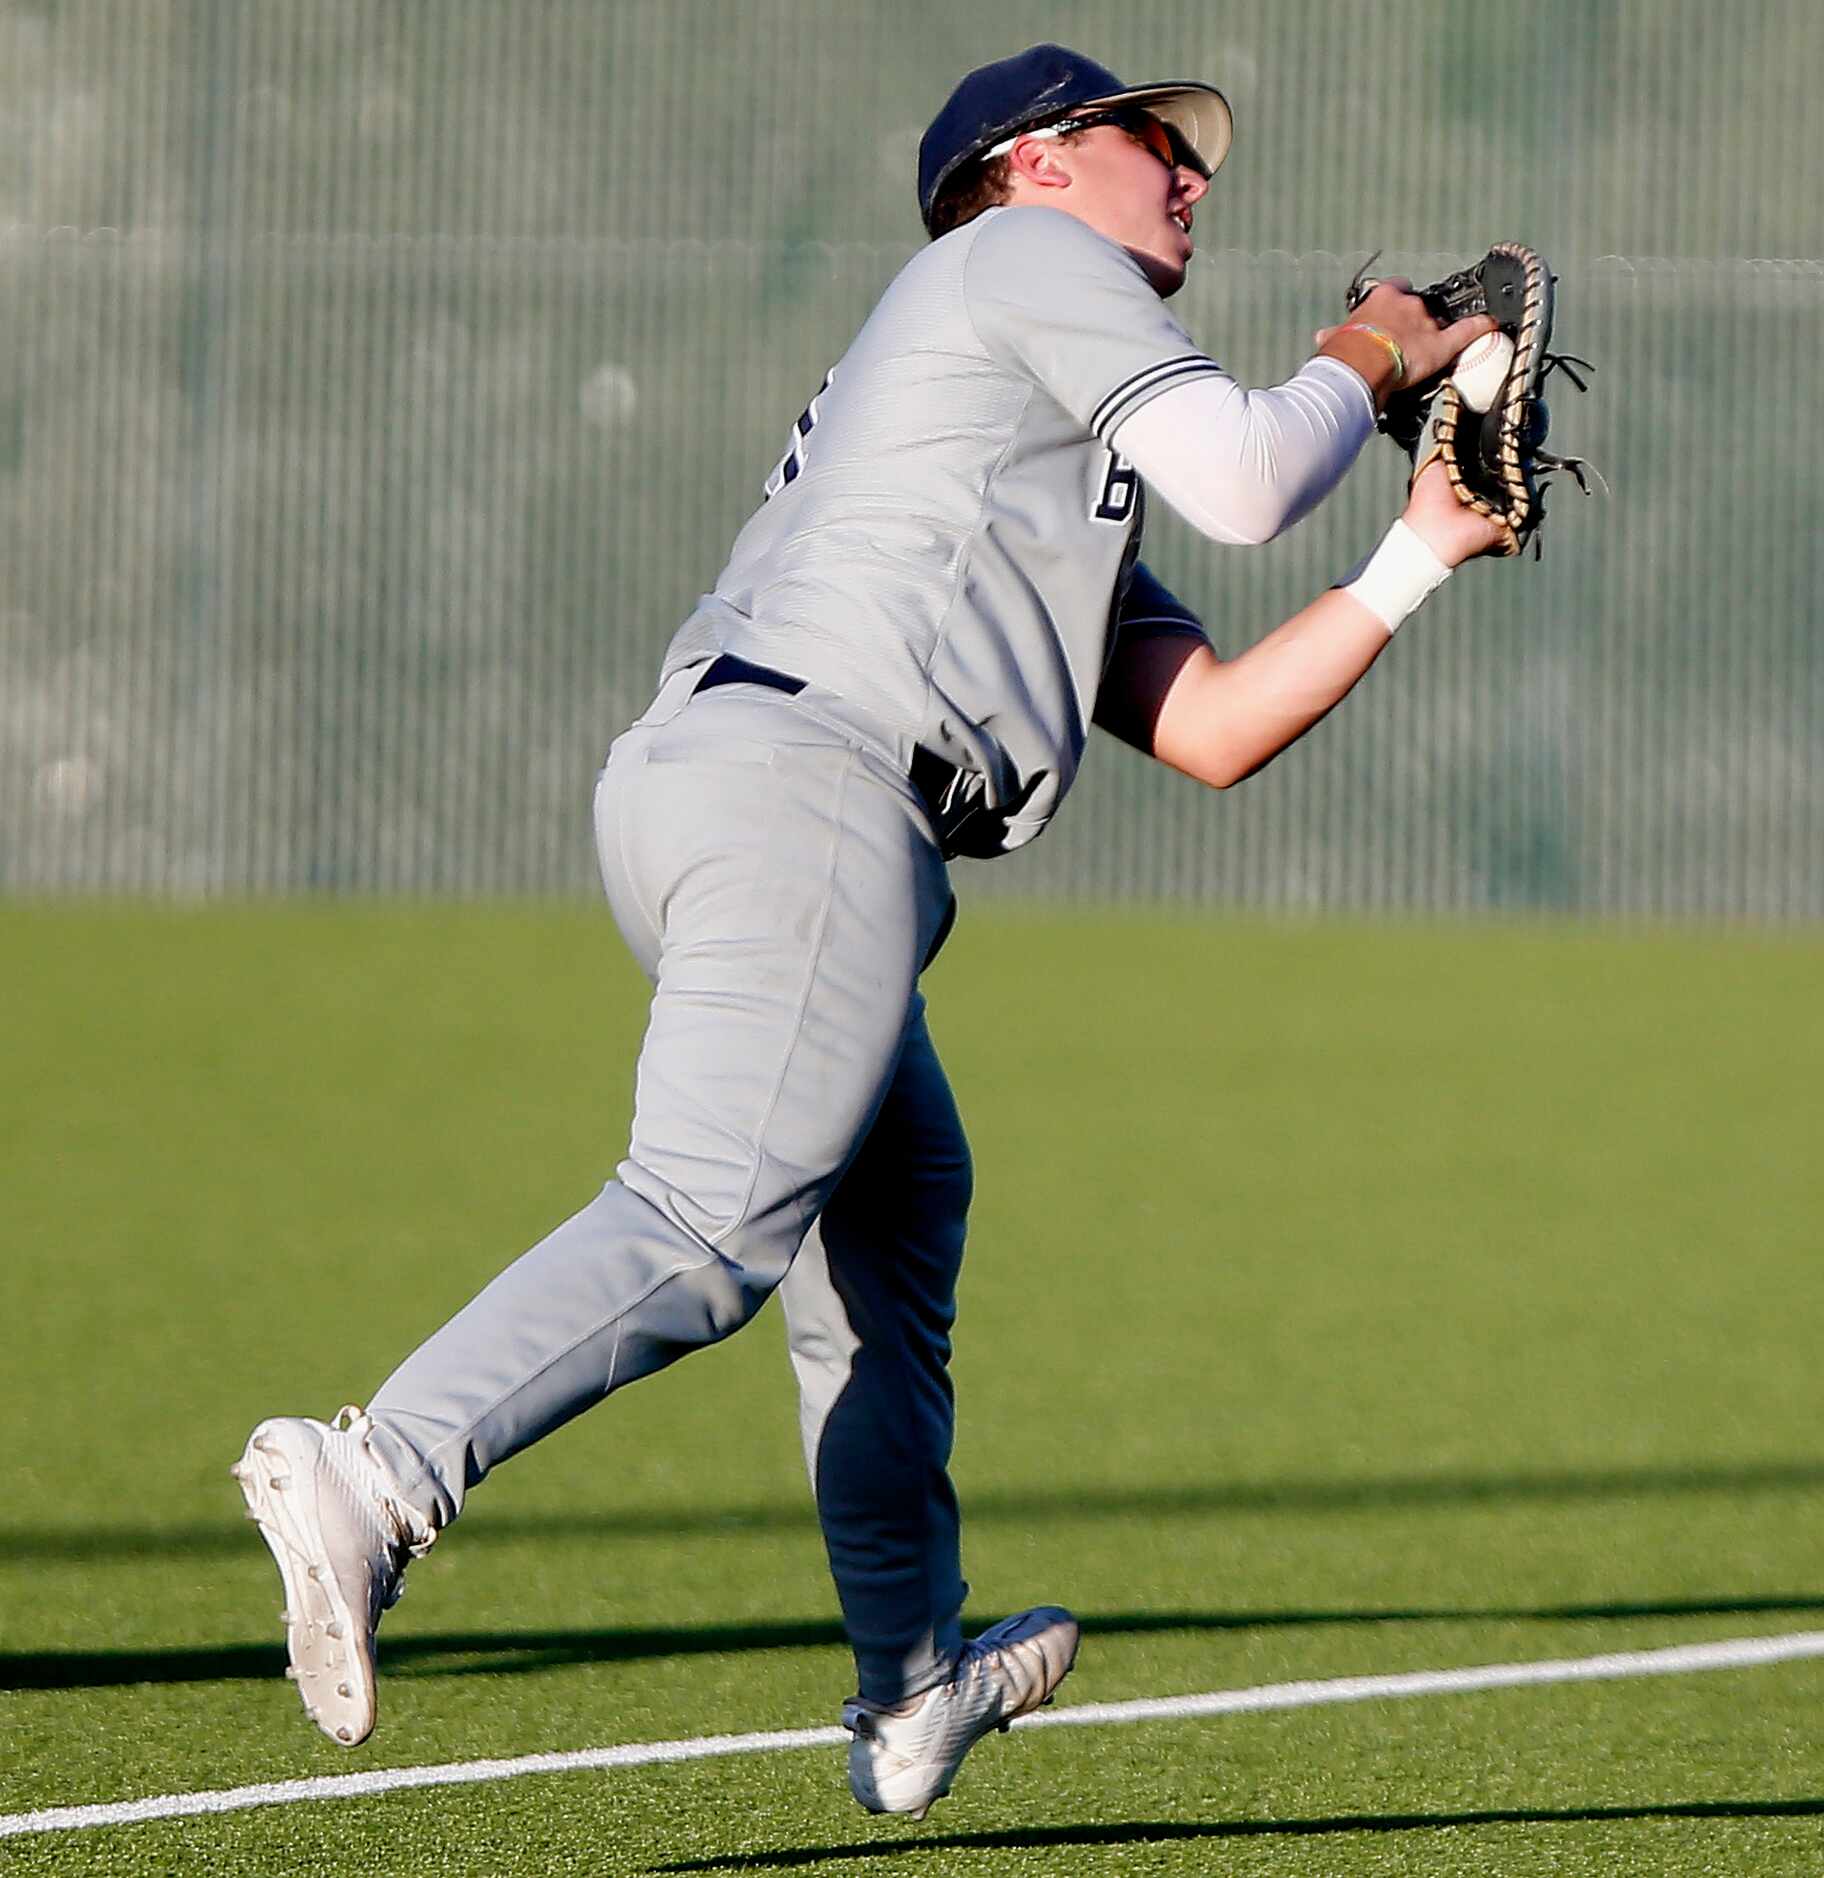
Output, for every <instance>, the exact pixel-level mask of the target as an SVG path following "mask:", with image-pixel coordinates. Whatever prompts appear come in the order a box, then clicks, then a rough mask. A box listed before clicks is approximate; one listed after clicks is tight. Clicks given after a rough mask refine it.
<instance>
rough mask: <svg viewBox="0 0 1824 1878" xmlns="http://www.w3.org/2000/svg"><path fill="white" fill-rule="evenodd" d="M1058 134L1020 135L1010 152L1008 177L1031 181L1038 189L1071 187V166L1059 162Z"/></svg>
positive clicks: (1008, 156)
mask: <svg viewBox="0 0 1824 1878" xmlns="http://www.w3.org/2000/svg"><path fill="white" fill-rule="evenodd" d="M1059 150H1060V145H1059V141H1058V139H1057V138H1055V137H1021V138H1019V139H1017V140H1016V141H1015V143H1014V146H1013V148H1012V149H1011V150H1009V151H1008V152H1007V180H1008V181H1009V182H1013V181H1015V180H1018V181H1022V182H1026V183H1029V184H1031V186H1032V187H1033V188H1035V189H1068V188H1069V187H1070V169H1069V166H1068V165H1067V164H1065V163H1062V162H1060V161H1059Z"/></svg>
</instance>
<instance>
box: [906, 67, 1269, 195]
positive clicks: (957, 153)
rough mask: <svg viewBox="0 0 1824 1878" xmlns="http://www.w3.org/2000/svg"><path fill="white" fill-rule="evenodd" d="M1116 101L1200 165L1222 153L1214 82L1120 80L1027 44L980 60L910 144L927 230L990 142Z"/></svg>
mask: <svg viewBox="0 0 1824 1878" xmlns="http://www.w3.org/2000/svg"><path fill="white" fill-rule="evenodd" d="M1123 105H1128V106H1132V107H1135V108H1137V109H1139V110H1142V111H1148V112H1151V114H1152V115H1153V116H1154V117H1156V118H1158V119H1159V120H1160V122H1161V123H1163V124H1165V125H1167V126H1168V127H1169V128H1170V129H1171V130H1172V131H1173V132H1175V133H1176V134H1177V136H1179V137H1180V138H1182V139H1183V141H1184V143H1185V144H1186V145H1188V146H1189V149H1190V152H1191V154H1192V155H1193V156H1195V157H1196V159H1197V161H1198V162H1199V163H1200V164H1201V165H1202V166H1203V167H1204V169H1205V170H1206V171H1211V170H1214V169H1215V168H1216V166H1217V165H1218V164H1219V163H1221V161H1222V159H1223V158H1224V157H1226V156H1227V155H1228V154H1229V139H1230V137H1231V136H1232V135H1233V131H1234V120H1233V119H1232V118H1231V116H1230V115H1229V103H1228V100H1227V99H1226V98H1225V97H1224V96H1223V95H1222V93H1221V92H1220V91H1218V90H1217V89H1216V88H1215V86H1214V85H1197V84H1177V85H1124V84H1122V82H1121V81H1120V79H1118V78H1117V77H1116V76H1115V75H1114V73H1113V72H1111V71H1110V70H1109V69H1108V68H1107V66H1105V65H1098V64H1097V63H1096V62H1095V60H1094V59H1086V58H1085V57H1084V56H1083V54H1082V53H1080V52H1072V51H1070V50H1069V48H1068V47H1065V46H1051V45H1044V46H1028V47H1027V48H1026V50H1025V51H1024V52H1016V53H1015V54H1014V55H1013V57H1012V58H1010V59H1001V60H998V61H997V62H996V63H995V64H993V65H983V66H980V67H978V68H977V69H976V70H975V71H973V72H971V73H970V74H969V76H968V77H967V78H965V79H964V80H963V82H962V83H961V84H960V85H958V86H957V88H956V89H955V90H954V91H953V92H951V94H950V98H949V102H948V103H947V104H945V106H944V108H943V109H942V110H941V111H939V112H938V114H937V116H936V117H934V118H933V119H932V120H931V127H930V129H929V130H927V131H926V132H925V134H924V137H923V139H922V140H921V142H920V143H919V146H918V212H919V214H920V216H921V217H922V218H923V220H924V224H925V227H926V228H927V229H929V228H930V226H931V211H932V209H933V208H934V207H935V206H936V203H937V199H938V197H939V196H940V195H942V194H943V192H944V187H945V185H946V184H947V183H949V182H950V181H951V180H952V179H953V178H954V177H955V176H956V175H957V174H958V173H959V172H960V171H961V170H963V169H964V168H965V167H966V166H967V165H968V164H970V163H973V162H974V161H975V160H976V158H978V157H980V156H981V155H983V153H984V152H986V151H988V150H991V149H993V147H994V146H995V145H996V144H997V143H1001V142H1003V141H1004V140H1005V139H1006V138H1008V137H1012V136H1014V135H1016V134H1017V133H1018V132H1020V131H1023V130H1036V129H1038V128H1039V127H1040V126H1042V125H1045V124H1050V123H1054V122H1055V121H1056V120H1057V119H1059V118H1061V117H1075V116H1077V115H1079V114H1080V113H1082V112H1084V111H1086V110H1089V109H1092V108H1093V109H1097V110H1116V109H1119V108H1120V107H1121V106H1123Z"/></svg>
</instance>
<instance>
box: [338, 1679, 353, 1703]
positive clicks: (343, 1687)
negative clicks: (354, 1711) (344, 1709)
mask: <svg viewBox="0 0 1824 1878" xmlns="http://www.w3.org/2000/svg"><path fill="white" fill-rule="evenodd" d="M336 1694H337V1695H339V1696H340V1697H341V1698H342V1700H343V1701H344V1702H352V1701H353V1700H354V1699H355V1692H354V1690H352V1689H351V1688H350V1687H349V1686H348V1684H347V1683H345V1682H339V1683H337V1684H336Z"/></svg>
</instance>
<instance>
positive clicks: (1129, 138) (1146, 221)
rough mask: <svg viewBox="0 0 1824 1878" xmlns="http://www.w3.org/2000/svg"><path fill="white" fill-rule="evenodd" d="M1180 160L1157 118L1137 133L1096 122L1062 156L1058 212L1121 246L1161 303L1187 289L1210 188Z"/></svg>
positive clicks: (1062, 149) (1061, 149) (1059, 156)
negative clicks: (1063, 185)
mask: <svg viewBox="0 0 1824 1878" xmlns="http://www.w3.org/2000/svg"><path fill="white" fill-rule="evenodd" d="M1176 155H1177V153H1176V151H1175V150H1174V148H1173V145H1172V142H1171V139H1170V137H1169V136H1167V134H1166V131H1165V127H1164V126H1163V125H1162V124H1159V123H1157V122H1155V121H1152V120H1144V121H1143V122H1142V123H1141V125H1140V126H1139V128H1138V130H1137V131H1136V130H1128V129H1125V128H1123V127H1122V126H1121V125H1118V124H1097V125H1095V126H1093V127H1092V128H1091V129H1088V130H1085V131H1081V132H1079V133H1078V134H1077V135H1076V136H1075V137H1073V138H1071V139H1070V140H1069V141H1068V142H1067V143H1065V144H1063V145H1061V146H1060V147H1059V148H1058V151H1057V160H1058V162H1059V163H1060V164H1062V165H1064V166H1066V167H1067V168H1068V169H1069V171H1070V176H1071V184H1070V188H1069V189H1068V190H1067V191H1065V192H1064V194H1063V196H1062V197H1060V198H1059V199H1058V206H1059V207H1062V208H1068V209H1069V210H1070V212H1071V213H1072V214H1074V215H1076V216H1077V217H1078V218H1079V219H1080V220H1082V221H1085V222H1087V223H1088V224H1089V225H1090V227H1092V228H1093V229H1095V230H1096V232H1097V233H1098V234H1102V235H1106V236H1108V238H1109V239H1110V240H1111V241H1118V242H1119V243H1120V244H1121V246H1122V247H1124V248H1125V249H1126V250H1127V251H1128V253H1129V254H1131V255H1132V256H1133V257H1134V259H1135V260H1136V261H1138V262H1139V263H1140V266H1141V269H1142V271H1143V272H1144V273H1145V275H1146V277H1147V279H1148V280H1149V281H1150V282H1151V283H1152V286H1153V289H1154V291H1155V292H1157V293H1158V294H1159V295H1160V296H1161V297H1162V298H1164V297H1165V296H1168V295H1170V294H1174V293H1176V292H1177V291H1178V289H1179V288H1180V287H1181V286H1183V284H1184V270H1185V267H1186V266H1187V264H1188V263H1189V261H1190V258H1191V246H1192V243H1191V219H1192V216H1191V212H1192V209H1193V208H1194V207H1195V205H1196V204H1197V203H1198V202H1199V201H1201V200H1202V198H1203V196H1204V195H1205V194H1206V193H1207V191H1208V189H1209V186H1210V181H1209V178H1208V177H1207V176H1203V175H1200V174H1199V173H1198V172H1197V171H1196V170H1195V169H1193V168H1192V167H1191V166H1190V165H1189V164H1188V163H1180V162H1177V161H1176V160H1175V158H1176Z"/></svg>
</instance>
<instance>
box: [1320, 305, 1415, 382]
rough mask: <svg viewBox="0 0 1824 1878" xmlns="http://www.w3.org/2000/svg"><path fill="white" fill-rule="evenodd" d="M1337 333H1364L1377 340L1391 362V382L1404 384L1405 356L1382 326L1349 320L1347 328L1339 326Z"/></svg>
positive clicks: (1395, 340)
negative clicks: (1385, 350) (1385, 349)
mask: <svg viewBox="0 0 1824 1878" xmlns="http://www.w3.org/2000/svg"><path fill="white" fill-rule="evenodd" d="M1337 331H1338V332H1343V333H1366V334H1367V335H1368V337H1369V338H1370V339H1378V340H1379V341H1380V342H1381V344H1382V345H1384V346H1385V347H1386V348H1387V356H1388V357H1389V358H1390V359H1392V360H1393V382H1394V384H1395V386H1396V387H1397V386H1400V385H1403V384H1405V382H1406V354H1405V353H1403V352H1402V351H1401V350H1400V342H1399V341H1398V340H1397V339H1395V338H1394V336H1393V334H1392V333H1390V332H1389V331H1388V330H1387V329H1386V327H1384V326H1371V325H1370V324H1369V323H1368V321H1367V320H1351V321H1350V322H1349V324H1348V325H1347V326H1339V327H1338V328H1337Z"/></svg>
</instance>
